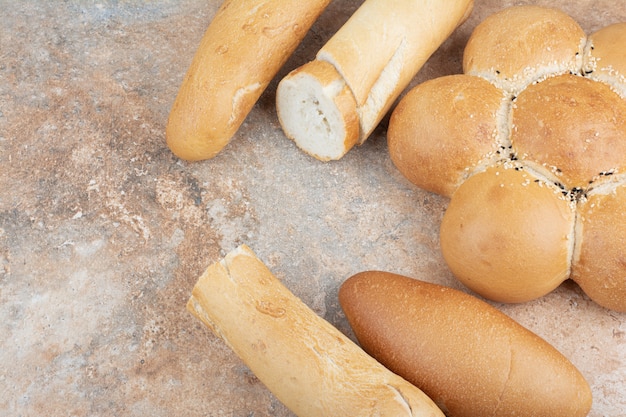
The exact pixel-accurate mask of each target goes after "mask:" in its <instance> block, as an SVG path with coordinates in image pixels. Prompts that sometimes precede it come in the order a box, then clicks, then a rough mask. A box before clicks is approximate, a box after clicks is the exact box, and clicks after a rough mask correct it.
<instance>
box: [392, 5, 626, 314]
mask: <svg viewBox="0 0 626 417" xmlns="http://www.w3.org/2000/svg"><path fill="white" fill-rule="evenodd" d="M553 29H554V30H553ZM619 39H626V24H615V25H611V26H608V27H606V28H604V29H601V30H600V31H598V32H596V33H594V34H592V35H590V36H589V37H587V36H586V35H585V34H584V32H583V31H582V29H581V28H580V27H579V26H578V25H577V24H576V22H574V21H573V20H572V19H571V18H570V17H569V16H567V15H566V14H565V13H563V12H561V11H558V10H555V9H551V8H545V7H539V6H516V7H511V8H508V9H504V10H503V11H501V12H498V13H495V14H494V15H492V16H490V17H488V18H487V19H485V20H484V21H483V22H481V23H480V24H479V25H478V26H477V27H476V29H475V31H474V32H473V33H472V35H471V36H470V39H469V41H468V44H467V47H466V49H465V52H464V56H463V59H464V61H463V64H464V65H463V67H464V71H465V73H464V74H457V75H450V76H445V77H441V78H438V79H435V80H431V81H427V82H425V83H423V84H421V85H418V86H416V87H415V88H414V89H413V90H411V91H409V92H408V93H407V94H406V95H405V97H404V98H403V99H402V100H401V101H400V103H399V104H398V106H397V107H396V109H395V110H394V112H393V114H392V115H391V118H390V122H389V129H388V143H389V153H390V157H391V160H392V161H393V163H394V164H395V166H396V167H397V168H398V169H399V170H400V172H402V173H403V175H404V176H405V177H406V178H408V179H409V180H410V181H412V182H413V183H414V184H416V185H417V186H419V187H422V188H424V189H426V190H428V191H433V192H436V193H439V194H442V195H445V196H448V197H450V198H451V201H450V205H449V208H448V209H447V210H446V213H445V214H444V217H443V221H442V227H441V231H440V237H441V249H442V254H443V256H444V258H445V260H446V262H447V263H448V265H449V266H450V269H451V270H452V271H453V272H454V274H455V275H456V276H457V277H458V278H459V280H460V281H462V282H463V283H464V284H466V285H467V286H468V287H469V288H471V289H473V290H474V291H476V292H478V293H479V294H481V295H483V296H485V297H488V298H490V299H493V300H498V301H509V302H520V301H526V300H530V299H533V298H537V297H540V296H542V295H545V294H547V293H548V292H550V291H551V290H552V289H554V288H555V287H556V286H558V285H559V284H560V283H561V282H563V281H564V280H566V279H568V278H572V279H574V280H575V281H576V282H578V283H579V284H580V286H581V287H582V288H583V290H584V291H585V292H586V294H587V295H589V296H590V297H591V298H592V299H593V300H594V301H595V302H597V303H598V304H600V305H602V306H604V307H606V308H610V309H613V310H617V311H626V268H624V266H623V261H622V260H621V259H622V256H621V255H620V253H623V252H624V251H625V250H626V238H624V237H623V236H621V235H620V233H619V230H613V231H610V233H607V234H606V235H605V236H612V237H613V238H614V240H612V241H608V240H606V238H603V237H602V235H601V234H600V233H599V232H598V230H600V229H601V228H602V227H607V228H608V224H609V223H610V215H609V214H608V213H606V212H605V211H602V210H599V209H597V208H596V204H599V202H600V200H602V201H607V204H608V201H609V200H610V201H612V203H611V204H612V205H613V206H616V207H617V205H618V204H620V203H622V202H623V201H624V200H623V199H621V198H617V197H615V196H613V194H615V193H616V190H617V189H618V188H619V187H622V186H623V184H624V183H626V96H623V95H620V94H623V92H624V91H625V89H624V86H625V85H626V84H625V83H624V77H625V71H626V54H625V53H624V52H623V50H622V49H619V48H618V47H617V46H616V44H615V43H614V42H615V40H619ZM498 45H504V47H502V48H497V46H498ZM524 63H526V66H524ZM505 178H506V180H505ZM590 201H592V202H591V203H590ZM624 211H626V206H623V207H621V209H620V210H617V211H616V214H615V215H614V217H615V222H616V223H617V224H619V223H620V222H621V221H622V220H621V217H620V216H621V213H622V212H624ZM595 213H603V214H597V216H599V217H601V216H606V217H605V218H604V219H602V220H600V219H598V220H597V221H594V219H593V217H594V216H596V214H595ZM603 223H606V225H605V226H602V224H603ZM495 224H497V225H499V226H498V227H495V226H490V225H495ZM592 229H594V230H592ZM609 244H612V245H615V248H616V249H615V250H613V251H610V250H600V248H601V247H602V246H604V245H609ZM608 265H610V267H609V266H608ZM620 265H621V266H620ZM598 274H601V275H600V276H598Z"/></svg>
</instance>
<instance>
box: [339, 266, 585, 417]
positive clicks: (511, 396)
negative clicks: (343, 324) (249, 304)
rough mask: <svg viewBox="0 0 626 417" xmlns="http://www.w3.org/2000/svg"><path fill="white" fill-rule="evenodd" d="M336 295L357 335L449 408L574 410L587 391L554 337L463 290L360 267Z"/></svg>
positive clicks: (567, 414)
mask: <svg viewBox="0 0 626 417" xmlns="http://www.w3.org/2000/svg"><path fill="white" fill-rule="evenodd" d="M339 300H340V303H341V306H342V307H343V309H344V311H345V313H346V317H347V319H348V321H349V323H350V325H351V326H352V329H353V330H354V333H355V335H356V337H357V339H358V341H359V344H360V345H361V346H362V347H363V348H364V349H365V350H366V351H367V352H369V353H370V354H371V355H372V356H374V357H375V358H377V359H378V360H379V361H380V362H381V363H383V364H384V365H385V366H387V367H388V368H389V369H391V370H392V371H393V372H396V373H398V374H399V375H402V376H404V377H405V378H406V379H407V380H409V381H411V382H412V383H414V384H415V385H417V386H418V387H420V388H421V389H422V390H424V392H426V393H427V394H428V395H429V396H430V397H431V398H433V400H435V402H436V403H437V404H438V405H439V407H440V408H441V409H442V410H443V411H444V412H445V413H446V415H447V416H448V417H485V416H497V417H513V416H515V417H539V416H541V417H583V416H586V415H587V413H588V412H589V411H590V408H591V403H592V395H591V390H590V388H589V385H588V383H587V381H586V380H585V379H584V377H583V375H582V374H581V373H580V372H579V371H578V370H577V369H576V368H575V367H574V365H573V364H572V363H571V362H570V361H569V360H568V359H567V358H566V357H565V356H563V355H562V354H561V353H560V352H559V351H557V350H556V349H555V348H554V347H553V346H551V345H550V344H548V343H547V342H546V341H545V340H543V339H541V338H540V337H539V336H537V335H536V334H534V333H532V332H531V331H530V330H528V329H526V328H524V327H522V326H521V325H519V324H518V323H517V322H515V321H513V320H512V319H510V318H509V317H508V316H506V315H505V314H503V313H501V312H500V311H499V310H497V309H495V308H494V307H492V306H490V305H489V304H487V303H485V302H483V301H481V300H479V299H477V298H475V297H472V296H470V295H468V294H466V293H463V292H460V291H457V290H454V289H451V288H446V287H443V286H440V285H435V284H430V283H426V282H423V281H418V280H415V279H411V278H408V277H404V276H400V275H395V274H391V273H388V272H374V271H370V272H362V273H360V274H357V275H355V276H353V277H351V278H349V279H348V280H347V281H346V282H345V283H344V284H343V285H342V286H341V288H340V291H339Z"/></svg>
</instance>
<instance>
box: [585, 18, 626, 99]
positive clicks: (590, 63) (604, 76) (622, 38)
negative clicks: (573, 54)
mask: <svg viewBox="0 0 626 417" xmlns="http://www.w3.org/2000/svg"><path fill="white" fill-rule="evenodd" d="M624 45H626V22H623V23H614V24H612V25H609V26H607V27H604V28H602V29H600V30H598V31H597V32H595V33H592V34H591V35H590V36H589V44H588V45H587V50H588V51H587V53H586V54H585V57H587V59H588V60H587V62H586V63H585V68H584V71H585V73H586V74H587V76H588V77H589V78H591V79H593V80H597V81H602V82H605V83H607V84H609V85H610V86H611V87H613V88H614V89H615V90H616V91H617V92H619V94H620V95H621V96H622V97H624V98H626V53H625V52H624Z"/></svg>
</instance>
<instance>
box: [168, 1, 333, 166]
mask: <svg viewBox="0 0 626 417" xmlns="http://www.w3.org/2000/svg"><path fill="white" fill-rule="evenodd" d="M329 3H330V0H307V1H299V0H294V1H280V0H270V1H259V0H252V1H232V0H226V1H224V3H223V4H222V6H221V7H220V9H219V10H218V11H217V13H216V15H215V16H214V18H213V20H212V21H211V23H210V24H209V27H208V28H207V30H206V32H205V34H204V36H203V37H202V40H201V42H200V45H199V47H198V50H197V52H196V54H195V56H194V58H193V60H192V62H191V65H190V67H189V69H188V71H187V74H186V75H185V78H184V80H183V82H182V85H181V86H180V90H179V92H178V95H177V97H176V100H175V101H174V104H173V106H172V109H171V111H170V116H169V120H168V123H167V127H166V141H167V145H168V146H169V148H170V149H171V151H172V152H173V153H174V154H175V155H176V156H178V157H179V158H182V159H186V160H190V161H197V160H203V159H209V158H213V157H214V156H215V155H217V154H218V153H219V152H220V151H221V150H222V149H223V148H224V147H225V146H226V145H227V144H228V142H230V140H231V138H232V137H233V135H234V134H235V133H236V132H237V130H238V129H239V127H240V126H241V124H242V123H243V121H244V119H245V118H246V116H247V115H248V113H249V112H250V110H251V109H252V107H253V106H254V104H255V103H256V102H257V100H258V99H259V97H260V96H261V94H262V93H263V91H265V89H266V87H267V85H268V84H269V83H270V81H271V80H272V79H273V78H274V76H275V75H276V73H277V72H278V70H279V69H280V68H281V67H282V66H283V64H284V63H285V62H286V61H287V59H288V58H289V56H290V55H291V53H292V52H293V51H294V50H295V48H296V47H297V46H298V44H299V43H300V42H301V40H302V38H303V37H304V36H305V34H306V33H307V31H308V30H309V28H310V27H311V25H312V24H313V23H314V22H315V20H316V19H317V18H318V17H319V15H320V14H321V13H322V11H323V10H324V9H325V7H326V6H327V5H328V4H329Z"/></svg>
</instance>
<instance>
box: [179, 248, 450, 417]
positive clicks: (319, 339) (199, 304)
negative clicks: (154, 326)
mask: <svg viewBox="0 0 626 417" xmlns="http://www.w3.org/2000/svg"><path fill="white" fill-rule="evenodd" d="M187 308H188V309H189V311H190V312H191V313H192V314H194V315H195V316H196V317H197V318H198V319H200V320H201V321H202V322H203V323H204V324H205V325H206V326H208V327H209V328H210V329H211V330H212V331H213V332H214V333H215V334H216V335H217V336H219V337H220V338H221V339H222V340H223V341H224V342H225V343H226V344H227V345H228V346H230V348H232V350H233V351H234V352H235V353H236V354H237V355H238V356H239V357H240V358H241V359H242V360H243V361H244V363H245V364H246V365H247V366H248V367H249V368H250V369H251V370H252V372H254V374H255V375H256V376H257V377H258V378H259V380H261V381H262V382H263V383H264V384H265V385H266V386H267V388H269V390H270V391H271V392H273V393H274V394H275V395H276V397H277V398H278V399H279V400H280V401H282V402H283V403H284V404H285V405H286V406H287V407H288V408H289V409H290V410H291V411H293V412H294V413H295V414H296V415H298V416H299V417H334V416H350V417H360V416H363V417H366V416H367V417H370V416H381V417H383V416H389V417H400V416H407V417H444V415H443V413H442V412H441V411H440V410H439V409H438V408H437V406H436V405H435V404H434V403H433V402H432V400H430V399H429V398H428V397H427V396H426V395H425V394H424V393H423V392H422V391H420V390H419V389H417V388H416V387H415V386H413V385H411V384H409V383H408V382H407V381H406V380H404V379H403V378H401V377H399V376H397V375H395V374H393V373H392V372H390V371H389V370H388V369H386V368H385V367H383V366H382V365H381V364H379V363H378V362H376V360H375V359H373V358H372V357H371V356H369V355H367V354H366V353H365V352H364V351H363V350H362V349H361V348H359V347H358V346H357V345H356V344H355V343H354V342H352V341H351V340H350V339H349V338H347V337H346V336H344V335H343V334H342V333H341V332H340V331H339V330H337V329H336V328H335V327H333V326H332V325H331V324H330V323H328V322H327V321H325V320H324V319H322V318H321V317H319V316H318V315H316V314H315V313H314V312H313V311H312V310H311V309H310V308H308V307H307V306H306V305H305V304H304V303H303V302H302V301H301V300H300V299H298V298H297V297H296V296H295V295H293V294H292V293H291V292H290V291H289V290H288V289H287V288H286V287H285V286H284V285H282V284H281V283H280V281H278V280H277V279H276V278H275V277H274V276H273V275H272V273H271V272H270V271H269V269H268V268H267V267H266V266H265V265H264V264H263V263H262V262H261V260H259V259H258V258H257V257H256V255H255V254H254V253H253V252H252V251H251V250H250V249H249V248H248V247H247V246H245V245H243V246H240V247H239V248H237V249H235V250H234V251H232V252H230V253H229V254H228V255H227V256H226V257H225V258H224V259H223V260H222V261H220V262H217V263H215V264H213V265H211V266H210V267H209V268H208V269H207V270H206V271H205V272H204V274H203V275H202V276H201V277H200V278H199V280H198V282H197V283H196V285H195V286H194V288H193V293H192V296H191V298H190V299H189V302H188V304H187Z"/></svg>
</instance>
